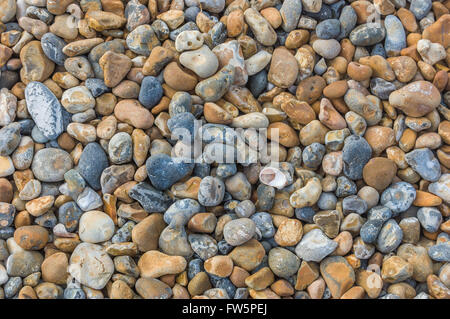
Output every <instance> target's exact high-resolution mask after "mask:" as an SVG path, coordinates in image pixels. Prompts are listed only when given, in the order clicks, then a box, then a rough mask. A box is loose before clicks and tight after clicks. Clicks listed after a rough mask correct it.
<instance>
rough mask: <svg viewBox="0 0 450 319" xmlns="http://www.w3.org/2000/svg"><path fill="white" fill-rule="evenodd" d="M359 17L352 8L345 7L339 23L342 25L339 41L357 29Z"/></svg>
mask: <svg viewBox="0 0 450 319" xmlns="http://www.w3.org/2000/svg"><path fill="white" fill-rule="evenodd" d="M357 19H358V16H357V15H356V12H355V10H354V9H353V8H352V6H350V5H347V6H345V7H344V8H343V9H342V11H341V15H340V16H339V22H340V24H341V28H340V33H339V36H338V39H343V38H346V37H348V35H349V34H350V32H351V31H352V30H353V29H354V28H355V26H356V22H357Z"/></svg>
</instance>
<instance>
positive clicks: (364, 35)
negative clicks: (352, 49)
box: [349, 23, 386, 47]
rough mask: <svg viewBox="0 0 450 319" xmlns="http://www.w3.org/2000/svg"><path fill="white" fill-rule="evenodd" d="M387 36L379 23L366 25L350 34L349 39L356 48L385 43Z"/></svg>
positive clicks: (360, 26)
mask: <svg viewBox="0 0 450 319" xmlns="http://www.w3.org/2000/svg"><path fill="white" fill-rule="evenodd" d="M385 35H386V30H385V29H384V27H383V26H382V25H380V24H378V23H365V24H361V25H359V26H357V27H356V28H355V29H353V30H352V32H350V36H349V39H350V41H351V42H352V43H353V45H356V46H363V47H366V46H370V45H374V44H376V43H378V42H381V41H383V39H384V37H385Z"/></svg>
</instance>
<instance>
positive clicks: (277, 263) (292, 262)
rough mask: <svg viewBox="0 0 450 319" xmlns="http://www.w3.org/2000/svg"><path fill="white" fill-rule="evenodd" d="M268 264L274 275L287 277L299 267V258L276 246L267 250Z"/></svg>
mask: <svg viewBox="0 0 450 319" xmlns="http://www.w3.org/2000/svg"><path fill="white" fill-rule="evenodd" d="M268 264H269V267H270V270H272V271H273V273H274V274H275V275H277V276H278V277H281V278H286V279H288V278H289V277H291V276H292V275H294V274H296V273H297V271H298V269H299V268H300V258H298V257H297V256H296V255H295V254H294V253H293V252H291V251H289V250H287V249H285V248H281V247H276V248H272V249H271V250H270V251H269V254H268Z"/></svg>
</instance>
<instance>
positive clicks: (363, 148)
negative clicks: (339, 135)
mask: <svg viewBox="0 0 450 319" xmlns="http://www.w3.org/2000/svg"><path fill="white" fill-rule="evenodd" d="M371 156H372V148H371V147H370V145H369V143H367V141H366V140H365V139H364V138H363V137H361V136H358V135H351V136H349V137H347V138H346V139H345V141H344V148H343V149H342V159H343V161H344V174H345V175H346V176H347V177H348V178H350V179H352V180H358V179H361V178H362V171H363V168H364V165H366V164H367V162H368V161H369V160H370V158H371Z"/></svg>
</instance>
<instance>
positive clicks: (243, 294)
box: [234, 288, 249, 299]
mask: <svg viewBox="0 0 450 319" xmlns="http://www.w3.org/2000/svg"><path fill="white" fill-rule="evenodd" d="M248 294H249V292H248V289H247V288H237V289H236V293H235V294H234V299H247V298H248Z"/></svg>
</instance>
